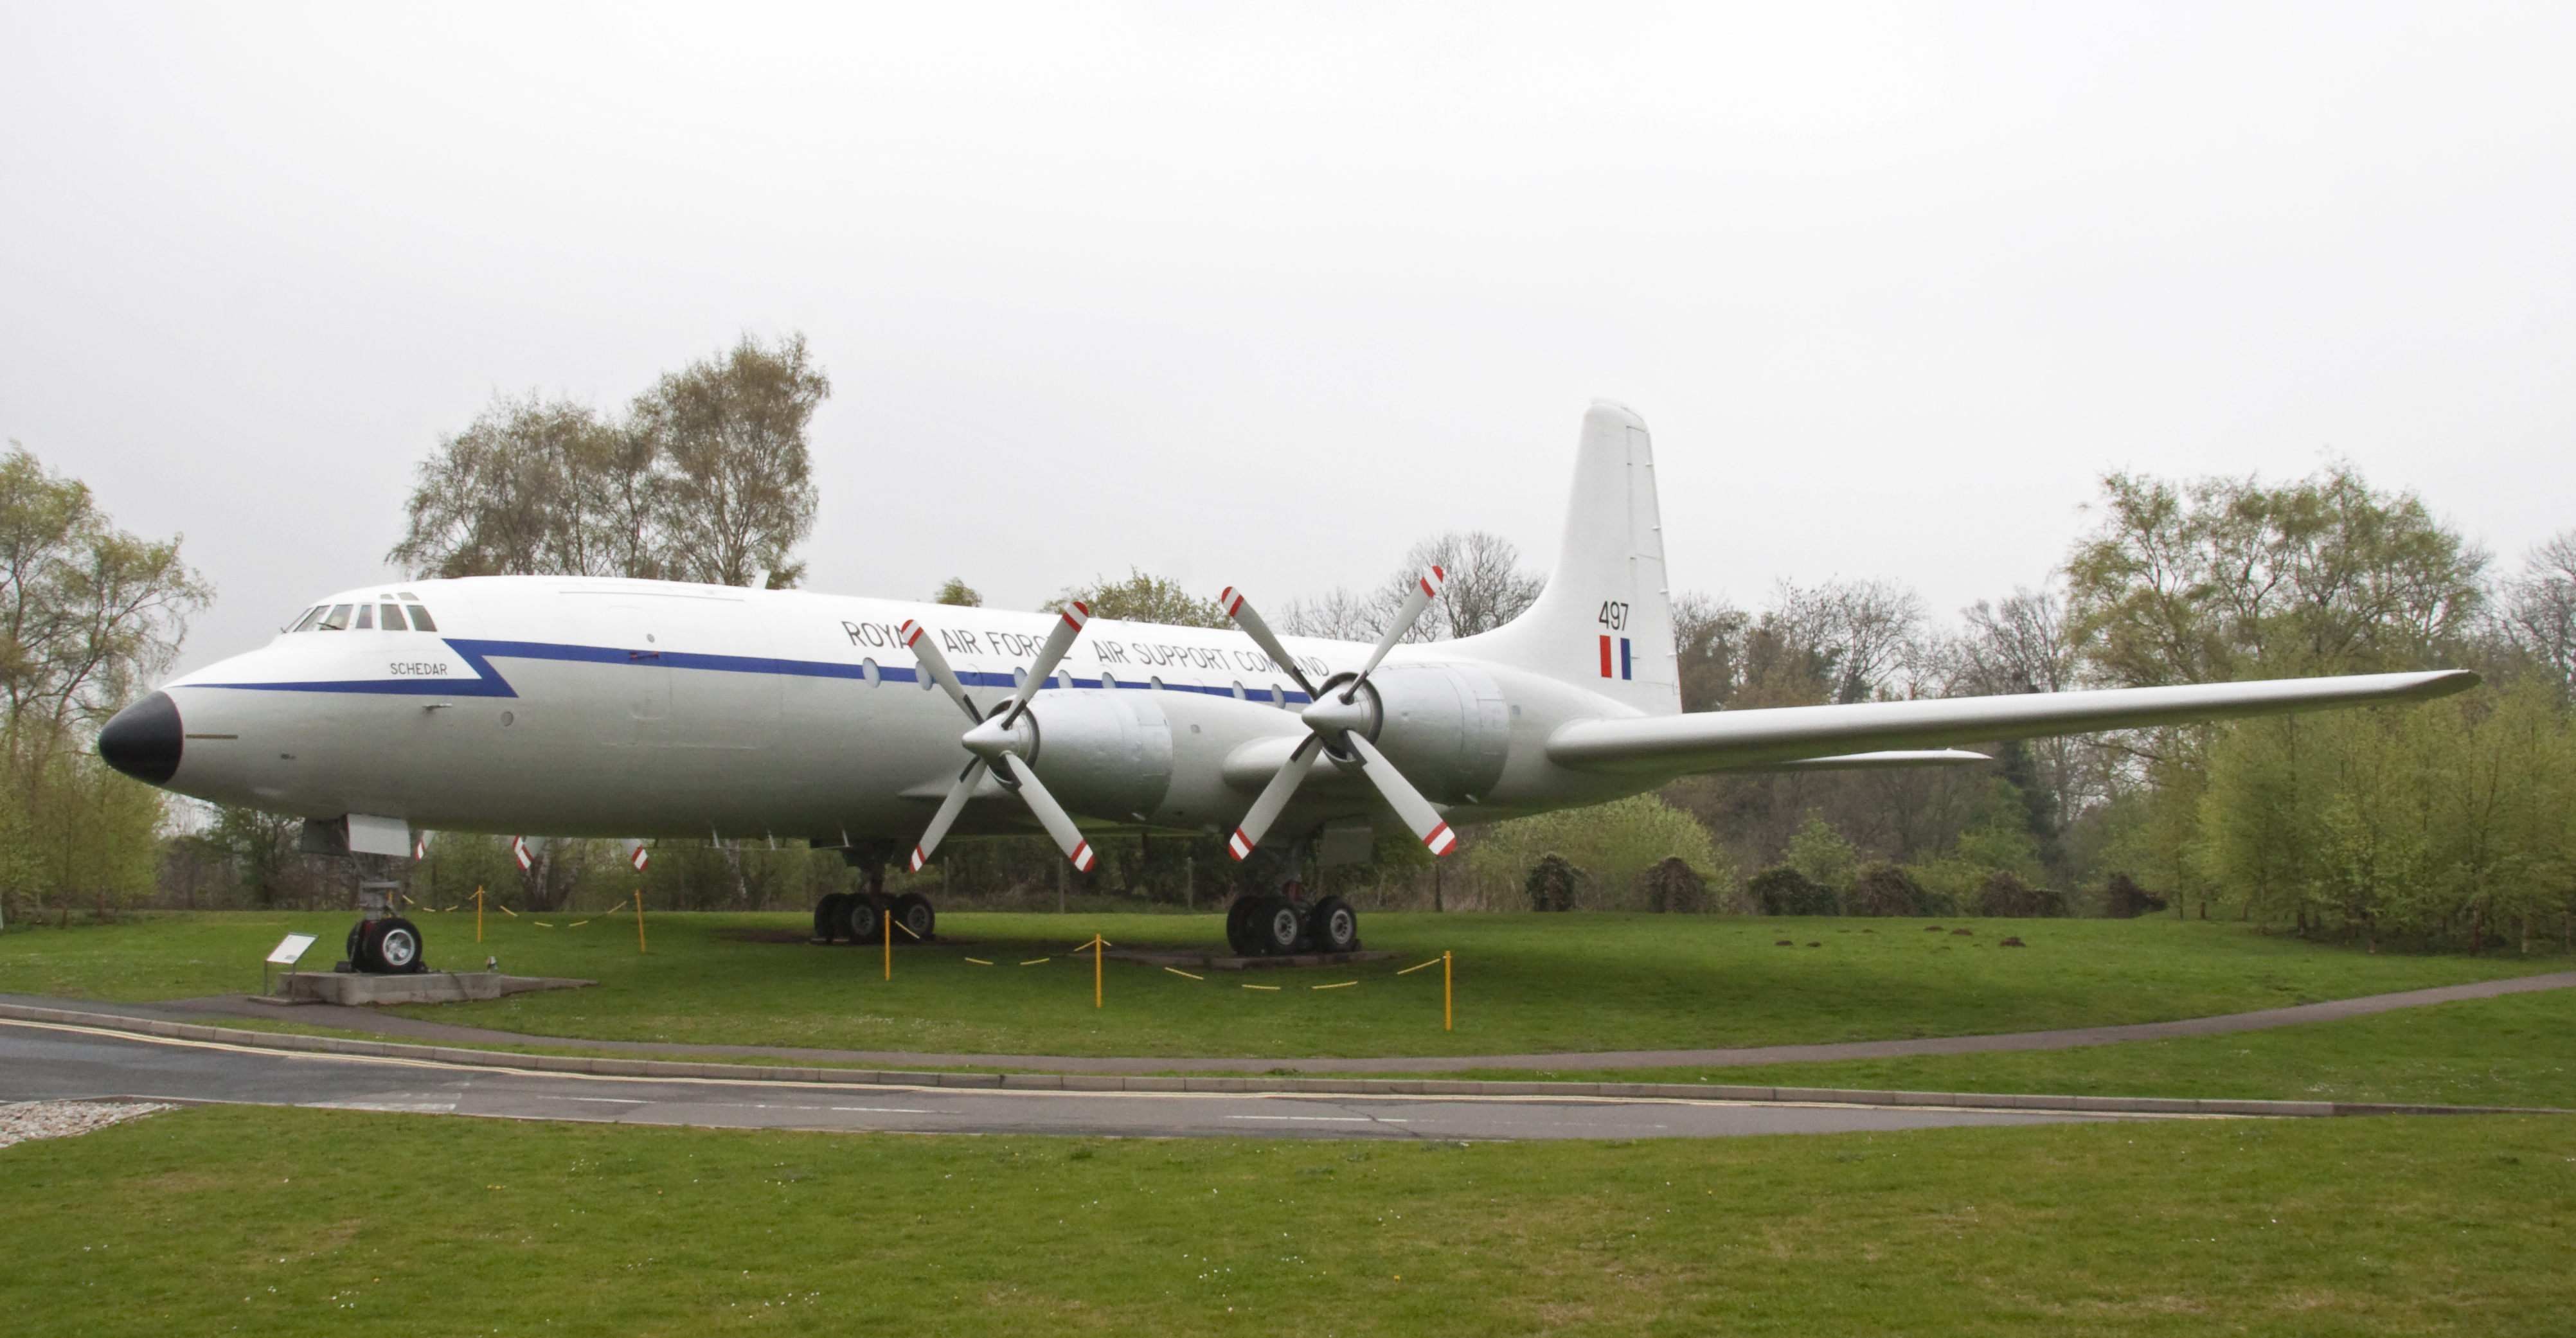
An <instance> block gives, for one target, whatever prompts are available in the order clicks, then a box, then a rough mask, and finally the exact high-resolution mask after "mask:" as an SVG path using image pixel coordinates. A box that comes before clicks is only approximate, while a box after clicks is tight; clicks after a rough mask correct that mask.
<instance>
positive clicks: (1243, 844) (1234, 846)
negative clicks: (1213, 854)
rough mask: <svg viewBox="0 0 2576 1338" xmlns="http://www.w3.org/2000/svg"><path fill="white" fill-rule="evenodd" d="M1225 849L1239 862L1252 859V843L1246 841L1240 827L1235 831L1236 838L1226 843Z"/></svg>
mask: <svg viewBox="0 0 2576 1338" xmlns="http://www.w3.org/2000/svg"><path fill="white" fill-rule="evenodd" d="M1225 848H1226V851H1227V852H1228V853H1229V854H1232V855H1233V856H1234V857H1235V858H1236V859H1237V860H1247V859H1250V858H1252V843H1251V842H1250V841H1247V840H1245V839H1244V837H1243V829H1242V828H1240V827H1237V828H1235V829H1234V836H1233V837H1232V838H1231V839H1230V840H1228V841H1227V842H1226V843H1225Z"/></svg>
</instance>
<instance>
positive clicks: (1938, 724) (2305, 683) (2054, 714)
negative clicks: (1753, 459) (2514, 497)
mask: <svg viewBox="0 0 2576 1338" xmlns="http://www.w3.org/2000/svg"><path fill="white" fill-rule="evenodd" d="M2477 683H2478V676H2477V675H2476V674H2473V673H2470V672H2468V671H2467V670H2464V669H2448V670H2438V671H2435V672H2432V673H2420V674H2354V675H2350V676H2347V677H2341V678H2275V679H2266V680H2262V681H2258V682H2251V683H2205V684H2194V685H2190V686H2186V687H2171V688H2112V689H2106V690H2103V691H2097V692H2044V693H2026V694H2020V695H2016V696H2009V697H1942V698H1935V699H1931V700H1926V701H1903V702H1861V703H1858V704H1855V705H1851V706H1788V707H1777V708H1773V709H1769V710H1751V711H1707V712H1694V713H1692V714H1688V715H1663V716H1643V717H1633V718H1628V719H1621V720H1578V721H1575V722H1573V723H1571V724H1568V725H1566V726H1564V727H1562V728H1560V729H1558V730H1557V731H1556V733H1555V734H1553V735H1552V736H1550V737H1549V739H1548V741H1547V755H1548V758H1549V759H1550V760H1551V761H1554V762H1555V763H1556V764H1557V765H1559V766H1563V767H1567V768H1569V769H1572V770H1575V771H1591V772H1610V773H1618V774H1626V775H1668V776H1680V775H1687V774H1690V773H1692V772H1699V771H1736V770H1745V771H1751V770H1773V769H1782V764H1783V763H1794V762H1799V761H1805V760H1810V759H1812V760H1816V761H1819V762H1822V761H1825V760H1827V759H1830V760H1831V761H1833V762H1835V763H1840V764H1841V765H1844V766H1867V765H1870V764H1871V763H1869V762H1868V761H1865V760H1863V759H1864V758H1866V757H1868V756H1869V755H1871V754H1878V755H1881V756H1888V755H1890V754H1895V755H1899V756H1904V757H1906V759H1907V761H1908V762H1913V763H1915V764H1917V765H1920V764H1922V763H1923V762H1925V761H1929V760H1930V759H1929V758H1928V757H1927V756H1926V755H1924V754H1922V753H1911V752H1908V751H1906V750H1915V749H1939V748H1946V747H1948V746H1950V745H1952V744H1959V743H1976V742H1981V741H1992V740H1996V739H2030V738H2044V737H2047V736H2050V735H2057V734H2091V733H2095V732H2098V731H2101V730H2112V729H2137V728H2140V727H2142V726H2148V725H2179V724H2188V723H2192V722H2195V721H2203V720H2227V719H2233V718H2236V717H2240V716H2254V715H2280V714H2285V713H2288V712H2292V711H2319V710H2329V709H2332V708H2335V707H2341V706H2374V705H2386V704H2389V703H2395V702H2418V701H2428V700H2431V699H2432V698H2435V697H2447V696H2449V695H2450V694H2452V693H2454V692H2462V691H2466V690H2467V689H2469V688H2472V687H2475V686H2477ZM1960 760H1965V759H1964V758H1962V759H1960ZM1897 764H1898V765H1904V764H1905V763H1903V762H1900V763H1897Z"/></svg>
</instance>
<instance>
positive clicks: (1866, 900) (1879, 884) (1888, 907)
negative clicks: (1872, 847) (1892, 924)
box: [1843, 862, 1937, 915]
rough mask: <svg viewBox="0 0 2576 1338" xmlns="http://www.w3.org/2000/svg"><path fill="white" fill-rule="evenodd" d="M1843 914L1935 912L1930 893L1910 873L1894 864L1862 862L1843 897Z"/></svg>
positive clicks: (1914, 913)
mask: <svg viewBox="0 0 2576 1338" xmlns="http://www.w3.org/2000/svg"><path fill="white" fill-rule="evenodd" d="M1843 912H1844V914H1846V915H1930V914H1935V913H1937V912H1936V911H1935V909H1934V908H1933V906H1932V895H1931V894H1930V893H1928V892H1926V891H1924V890H1923V885H1922V884H1921V883H1918V882H1916V881H1914V878H1913V876H1912V875H1910V874H1908V873H1906V872H1905V870H1903V869H1900V868H1898V867H1897V866H1895V865H1893V864H1888V863H1884V862H1882V863H1878V864H1871V865H1866V866H1864V867H1863V868H1862V869H1861V871H1860V873H1859V874H1858V875H1857V876H1855V877H1854V878H1853V879H1852V885H1851V891H1850V892H1849V893H1847V894H1846V895H1845V896H1844V897H1843Z"/></svg>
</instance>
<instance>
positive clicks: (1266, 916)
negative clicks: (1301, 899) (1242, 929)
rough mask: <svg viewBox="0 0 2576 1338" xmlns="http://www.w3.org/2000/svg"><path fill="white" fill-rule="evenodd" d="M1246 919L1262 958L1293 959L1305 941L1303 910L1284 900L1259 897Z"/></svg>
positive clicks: (1281, 898)
mask: <svg viewBox="0 0 2576 1338" xmlns="http://www.w3.org/2000/svg"><path fill="white" fill-rule="evenodd" d="M1248 918H1249V919H1250V921H1251V923H1250V924H1249V925H1247V926H1246V928H1248V929H1249V930H1251V937H1252V941H1253V942H1254V943H1256V944H1258V945H1260V948H1261V955H1262V956H1264V957H1293V956H1295V955H1296V954H1297V949H1298V948H1299V947H1300V946H1301V945H1302V944H1304V942H1305V940H1306V911H1305V908H1304V907H1302V906H1299V905H1298V904H1296V903H1295V902H1293V901H1290V900H1289V899H1287V898H1286V897H1282V896H1275V895H1274V896H1267V897H1263V898H1261V899H1260V900H1259V901H1258V902H1257V903H1256V904H1255V905H1254V908H1253V911H1252V914H1251V915H1250V916H1249V917H1248Z"/></svg>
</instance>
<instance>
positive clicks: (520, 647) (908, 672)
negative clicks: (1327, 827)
mask: <svg viewBox="0 0 2576 1338" xmlns="http://www.w3.org/2000/svg"><path fill="white" fill-rule="evenodd" d="M443 640H445V642H446V645H447V646H448V648H449V649H451V650H454V651H455V652H456V653H457V654H458V655H459V656H461V657H463V658H464V660H465V662H466V663H467V664H468V665H471V666H472V667H473V669H474V673H475V678H474V680H473V681H472V682H466V681H463V680H459V679H452V678H401V679H331V680H323V681H317V682H305V683H203V684H197V685H195V686H199V687H209V688H238V689H241V690H243V691H246V692H362V693H373V694H378V695H383V696H394V697H423V696H447V697H516V696H518V695H519V694H518V692H517V690H516V689H514V688H512V687H511V686H510V681H509V680H508V679H506V678H503V677H502V676H501V671H500V670H498V669H495V668H493V667H492V661H493V660H495V659H504V660H565V661H571V662H573V663H577V664H633V665H655V666H659V667H661V668H664V669H699V670H706V671H710V672H714V673H722V674H777V675H779V676H781V677H788V678H855V679H862V680H864V679H865V678H866V677H867V670H866V668H865V667H864V666H861V665H855V664H831V663H827V662H825V661H822V660H781V659H773V658H770V657H768V656H761V655H700V654H697V653H695V652H693V651H658V652H656V651H634V650H623V649H620V648H618V647H615V646H567V645H562V644H559V643H557V642H552V641H470V640H458V639H453V638H443ZM1056 677H1057V678H1058V679H1060V680H1062V682H1063V684H1064V685H1066V686H1070V687H1077V688H1096V687H1099V686H1101V681H1100V680H1099V679H1097V678H1092V679H1083V678H1076V677H1075V676H1074V675H1073V674H1072V672H1071V671H1069V670H1059V671H1057V674H1056ZM877 678H878V679H879V680H881V681H883V682H888V683H917V682H920V681H921V675H920V673H919V672H918V671H916V670H912V669H907V668H904V667H902V666H900V665H879V666H878V667H877ZM957 681H959V682H960V683H963V684H965V685H966V686H967V687H970V688H1011V687H1017V686H1018V685H1019V680H1018V679H1016V678H1014V677H1012V676H1011V675H1009V674H995V673H968V672H963V671H961V672H959V674H958V675H957ZM1118 686H1119V687H1121V688H1130V689H1134V688H1150V687H1152V686H1153V685H1152V684H1150V683H1125V682H1122V683H1120V684H1118ZM1163 687H1164V690H1166V691H1169V692H1198V693H1204V694H1206V695H1208V696H1212V697H1231V696H1233V695H1234V689H1232V688H1230V687H1224V688H1217V687H1202V686H1197V685H1194V684H1189V683H1166V684H1164V685H1163ZM1247 692H1249V689H1247ZM1267 695H1268V694H1267V693H1262V694H1259V695H1258V697H1247V700H1258V699H1259V697H1266V696H1267ZM1287 699H1288V701H1289V702H1290V703H1291V704H1295V705H1302V704H1304V703H1306V702H1309V701H1312V700H1313V699H1312V698H1310V697H1308V696H1307V695H1306V694H1305V693H1302V692H1291V693H1288V694H1287Z"/></svg>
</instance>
